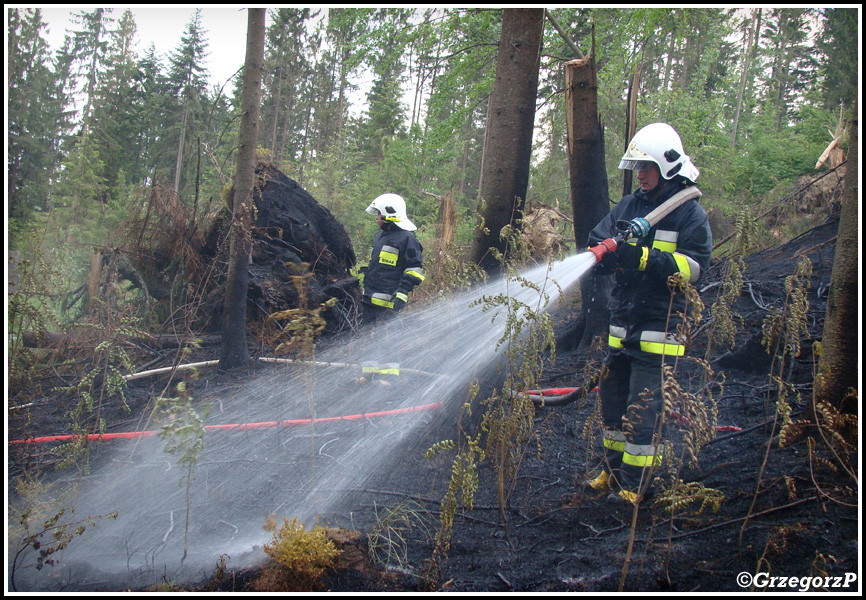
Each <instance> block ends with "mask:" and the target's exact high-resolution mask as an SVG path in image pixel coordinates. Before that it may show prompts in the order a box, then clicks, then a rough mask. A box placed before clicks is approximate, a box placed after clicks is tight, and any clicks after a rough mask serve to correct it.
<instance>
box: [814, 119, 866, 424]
mask: <svg viewBox="0 0 866 600" xmlns="http://www.w3.org/2000/svg"><path fill="white" fill-rule="evenodd" d="M857 114H858V113H857V105H856V104H855V105H854V117H853V120H852V122H851V141H850V143H849V145H848V161H847V165H848V166H847V172H846V173H845V188H844V191H843V193H842V214H841V215H840V219H839V233H838V235H837V238H836V255H835V258H834V259H833V273H832V275H831V276H830V294H829V296H828V297H827V314H826V317H825V318H824V333H823V339H822V346H823V354H822V356H821V361H820V365H819V369H818V371H819V376H818V378H817V381H816V382H815V395H814V402H816V403H817V402H825V403H828V404H832V405H833V406H835V407H836V408H837V409H839V410H841V411H842V412H857V411H858V406H857V404H858V402H857V400H856V398H851V399H848V400H847V401H846V402H844V403H843V400H844V399H845V397H846V395H847V392H848V389H849V388H854V389H857V386H858V367H859V362H858V361H859V356H860V353H859V345H858V342H859V336H860V327H859V323H858V308H857V303H858V299H859V297H860V289H859V288H860V285H859V278H858V275H857V268H858V260H859V258H858V237H859V236H858V232H859V229H858V228H859V222H858V208H859V207H858V204H859V198H860V195H859V193H860V190H859V183H858V176H859V165H858V162H859V156H858V149H857V144H858V141H859V132H858V129H859V127H860V124H859V120H858V117H857ZM813 415H814V412H813V411H812V410H811V407H810V410H808V411H807V414H806V416H807V418H813Z"/></svg>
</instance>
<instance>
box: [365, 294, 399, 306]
mask: <svg viewBox="0 0 866 600" xmlns="http://www.w3.org/2000/svg"><path fill="white" fill-rule="evenodd" d="M393 298H394V296H392V295H391V294H373V295H372V296H370V303H371V304H375V305H376V306H384V307H385V308H394V303H393V302H392V300H393Z"/></svg>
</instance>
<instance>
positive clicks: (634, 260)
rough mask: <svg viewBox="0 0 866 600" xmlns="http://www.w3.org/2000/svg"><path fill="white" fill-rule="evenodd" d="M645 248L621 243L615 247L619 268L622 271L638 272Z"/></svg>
mask: <svg viewBox="0 0 866 600" xmlns="http://www.w3.org/2000/svg"><path fill="white" fill-rule="evenodd" d="M646 250H647V249H646V248H642V247H638V246H635V245H633V244H628V243H625V242H623V243H622V244H620V245H619V246H617V247H616V254H617V258H618V263H619V267H620V268H621V269H623V270H626V271H628V270H638V269H640V266H641V258H643V254H644V252H645V251H646Z"/></svg>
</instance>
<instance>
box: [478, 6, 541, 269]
mask: <svg viewBox="0 0 866 600" xmlns="http://www.w3.org/2000/svg"><path fill="white" fill-rule="evenodd" d="M543 30H544V9H543V8H538V9H535V8H532V9H509V8H506V9H505V10H504V13H503V18H502V35H501V37H500V39H499V54H498V58H497V61H496V84H495V87H494V89H493V93H492V94H491V95H490V100H489V104H488V110H487V115H488V116H487V131H486V136H485V141H484V154H483V157H482V165H481V182H480V184H479V186H478V190H479V191H478V194H479V204H480V206H479V214H480V217H481V220H482V221H483V222H482V223H479V226H478V227H477V228H476V229H475V237H474V240H473V242H472V249H471V253H470V257H471V260H472V261H473V262H475V263H477V264H478V265H480V266H481V267H482V268H483V269H484V270H485V271H487V272H488V273H496V272H497V271H498V270H499V267H500V265H499V263H498V261H497V260H496V258H495V257H494V256H493V254H492V253H491V252H490V250H491V249H496V250H498V251H499V252H501V253H502V254H507V247H506V243H505V242H504V241H503V240H501V239H500V232H501V231H502V228H503V227H505V226H506V225H511V224H513V223H514V221H515V219H516V218H519V214H520V212H521V211H522V210H523V204H524V201H525V200H526V189H527V187H528V186H529V162H530V157H531V153H532V132H533V128H534V126H535V101H536V97H537V95H538V68H539V65H540V60H541V41H542V33H543Z"/></svg>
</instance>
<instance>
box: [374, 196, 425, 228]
mask: <svg viewBox="0 0 866 600" xmlns="http://www.w3.org/2000/svg"><path fill="white" fill-rule="evenodd" d="M367 212H368V213H370V214H371V215H375V214H376V213H377V212H379V213H382V218H383V219H384V220H386V221H390V222H392V223H394V224H395V225H396V226H397V227H399V228H400V229H405V230H406V231H415V230H416V229H418V228H417V227H415V224H414V223H413V222H412V221H410V220H409V217H407V216H406V201H405V200H403V198H402V197H401V196H398V195H397V194H382V195H381V196H379V197H377V198H376V199H375V200H373V201H372V202H371V203H370V206H368V207H367Z"/></svg>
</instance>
